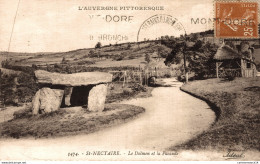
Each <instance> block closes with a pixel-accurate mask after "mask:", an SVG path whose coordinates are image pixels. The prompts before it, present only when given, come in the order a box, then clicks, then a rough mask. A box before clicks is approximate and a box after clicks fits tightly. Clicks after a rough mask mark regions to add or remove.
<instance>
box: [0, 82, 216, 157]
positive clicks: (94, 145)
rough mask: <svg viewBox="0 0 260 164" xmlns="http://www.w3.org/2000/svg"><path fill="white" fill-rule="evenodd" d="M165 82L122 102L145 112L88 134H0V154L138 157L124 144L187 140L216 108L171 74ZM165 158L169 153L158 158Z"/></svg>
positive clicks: (156, 146) (152, 146) (138, 146)
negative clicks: (107, 153)
mask: <svg viewBox="0 0 260 164" xmlns="http://www.w3.org/2000/svg"><path fill="white" fill-rule="evenodd" d="M164 82H166V84H168V85H171V87H159V88H155V89H154V90H153V92H152V97H149V98H138V99H132V100H128V101H125V102H122V103H127V104H132V105H137V106H142V107H144V108H146V112H145V113H144V114H142V115H140V116H139V117H138V118H136V119H134V120H132V121H129V122H127V123H125V124H121V125H118V126H115V127H111V128H107V129H104V130H101V131H98V132H95V133H92V134H88V135H85V134H82V135H77V136H68V137H59V138H51V139H37V140H35V139H19V140H17V139H5V140H0V156H1V157H0V160H1V159H2V158H4V159H6V158H7V159H8V158H10V159H14V157H15V159H23V160H25V159H28V160H43V159H53V160H55V159H64V160H80V159H84V160H90V159H96V160H97V159H100V158H101V157H100V156H85V155H80V156H78V157H68V156H67V154H68V152H79V153H81V154H82V153H85V152H86V151H92V150H113V151H114V150H120V153H121V155H120V156H105V157H102V158H103V159H124V160H129V159H138V160H140V159H143V157H140V156H127V154H128V150H138V151H146V150H147V151H148V150H149V151H153V150H156V151H157V150H165V149H167V148H168V147H170V146H173V145H176V144H181V143H183V142H186V141H188V140H189V139H191V138H193V137H195V136H196V135H198V134H200V133H202V132H203V131H204V130H206V129H207V128H209V126H210V125H211V124H212V123H213V122H214V120H215V114H214V112H213V111H212V110H209V106H208V105H207V104H206V103H205V102H204V101H201V100H199V99H196V98H194V97H192V96H190V95H188V94H186V93H184V92H182V91H180V89H179V87H180V86H181V85H182V83H180V82H177V81H176V80H175V79H164ZM126 158H127V159H126ZM147 158H149V159H158V157H147ZM147 158H145V159H146V160H147ZM160 158H161V157H160ZM162 158H163V157H162ZM168 158H169V159H172V158H174V157H173V156H171V157H165V158H163V159H168Z"/></svg>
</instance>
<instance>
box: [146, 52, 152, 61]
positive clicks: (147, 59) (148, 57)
mask: <svg viewBox="0 0 260 164" xmlns="http://www.w3.org/2000/svg"><path fill="white" fill-rule="evenodd" d="M145 61H146V62H147V63H148V64H149V63H150V62H151V56H150V54H148V53H145Z"/></svg>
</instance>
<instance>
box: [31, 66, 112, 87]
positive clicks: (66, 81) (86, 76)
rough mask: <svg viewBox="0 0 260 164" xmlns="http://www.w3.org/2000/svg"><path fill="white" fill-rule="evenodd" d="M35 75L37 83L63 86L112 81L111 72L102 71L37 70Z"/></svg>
mask: <svg viewBox="0 0 260 164" xmlns="http://www.w3.org/2000/svg"><path fill="white" fill-rule="evenodd" d="M35 77H36V80H37V82H38V83H42V84H52V85H64V86H86V85H96V84H101V83H108V82H112V74H109V73H104V72H82V73H74V74H61V73H51V72H47V71H43V70H37V71H35Z"/></svg>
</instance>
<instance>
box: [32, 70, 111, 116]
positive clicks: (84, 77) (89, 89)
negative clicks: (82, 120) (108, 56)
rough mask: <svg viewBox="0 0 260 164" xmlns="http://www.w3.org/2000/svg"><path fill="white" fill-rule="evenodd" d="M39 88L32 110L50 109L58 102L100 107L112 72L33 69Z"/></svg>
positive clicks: (95, 110)
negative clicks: (64, 71) (68, 72)
mask: <svg viewBox="0 0 260 164" xmlns="http://www.w3.org/2000/svg"><path fill="white" fill-rule="evenodd" d="M35 78H36V82H37V83H39V86H40V89H39V90H38V91H37V92H36V94H35V96H34V98H33V100H32V113H33V114H34V115H37V114H39V113H49V112H52V111H56V110H58V109H60V107H61V106H83V105H85V106H86V105H87V108H88V110H89V111H93V112H98V111H103V110H104V106H105V100H106V95H107V84H108V83H110V82H112V75H111V74H109V73H103V72H82V73H74V74H61V73H51V72H47V71H43V70H37V71H35Z"/></svg>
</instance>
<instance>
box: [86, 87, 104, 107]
mask: <svg viewBox="0 0 260 164" xmlns="http://www.w3.org/2000/svg"><path fill="white" fill-rule="evenodd" d="M106 95H107V84H99V85H96V86H94V87H93V88H92V89H91V90H90V92H89V97H88V110H89V111H92V112H101V111H103V110H104V108H105V101H106Z"/></svg>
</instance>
